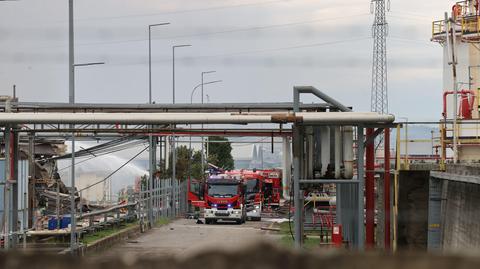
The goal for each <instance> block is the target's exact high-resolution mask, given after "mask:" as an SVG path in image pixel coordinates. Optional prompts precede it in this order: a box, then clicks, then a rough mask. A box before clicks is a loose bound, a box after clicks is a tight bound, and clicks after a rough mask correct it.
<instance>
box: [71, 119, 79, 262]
mask: <svg viewBox="0 0 480 269" xmlns="http://www.w3.org/2000/svg"><path fill="white" fill-rule="evenodd" d="M74 128H75V125H73V124H70V129H72V130H73V129H74ZM76 248H77V220H76V206H75V132H72V164H71V175H70V251H71V252H72V253H75V251H76Z"/></svg>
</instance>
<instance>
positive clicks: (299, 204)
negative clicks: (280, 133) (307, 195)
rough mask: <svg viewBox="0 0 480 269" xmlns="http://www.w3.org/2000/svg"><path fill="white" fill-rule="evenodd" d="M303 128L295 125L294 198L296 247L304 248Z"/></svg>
mask: <svg viewBox="0 0 480 269" xmlns="http://www.w3.org/2000/svg"><path fill="white" fill-rule="evenodd" d="M302 132H303V128H301V127H299V126H298V125H294V126H293V199H294V205H295V216H294V227H295V248H297V249H300V248H302V243H303V234H302V230H303V218H302V214H303V199H302V197H301V196H303V194H302V192H301V190H300V177H301V171H302V165H301V163H302V157H303V154H302V153H303V146H304V141H303V133H302Z"/></svg>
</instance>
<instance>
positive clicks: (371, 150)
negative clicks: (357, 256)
mask: <svg viewBox="0 0 480 269" xmlns="http://www.w3.org/2000/svg"><path fill="white" fill-rule="evenodd" d="M373 133H374V129H373V128H367V139H369V138H371V137H372V136H373ZM365 163H366V170H367V171H366V173H365V174H366V179H365V208H366V228H365V235H366V247H367V248H370V249H372V248H374V247H375V142H374V140H372V142H370V143H369V144H368V145H367V148H366V161H365Z"/></svg>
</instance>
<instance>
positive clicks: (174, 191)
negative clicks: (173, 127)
mask: <svg viewBox="0 0 480 269" xmlns="http://www.w3.org/2000/svg"><path fill="white" fill-rule="evenodd" d="M175 142H176V137H175V136H172V196H173V212H172V214H173V217H176V216H177V145H176V143H175Z"/></svg>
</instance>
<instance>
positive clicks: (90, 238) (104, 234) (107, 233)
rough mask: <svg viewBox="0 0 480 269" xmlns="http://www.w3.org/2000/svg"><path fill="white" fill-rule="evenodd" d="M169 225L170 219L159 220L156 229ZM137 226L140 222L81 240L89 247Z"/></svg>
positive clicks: (106, 230)
mask: <svg viewBox="0 0 480 269" xmlns="http://www.w3.org/2000/svg"><path fill="white" fill-rule="evenodd" d="M169 223H170V219H167V218H160V219H159V220H157V222H155V227H160V226H163V225H167V224H169ZM136 225H139V222H138V221H135V222H131V223H127V224H125V225H122V226H120V227H112V228H107V229H103V230H100V231H98V232H96V233H93V234H87V235H85V236H84V237H83V238H82V239H81V241H82V243H84V244H87V245H89V244H92V243H93V242H95V241H97V240H100V239H103V238H105V237H108V236H111V235H113V234H115V233H118V232H121V231H124V230H126V229H129V228H131V227H134V226H136Z"/></svg>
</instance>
